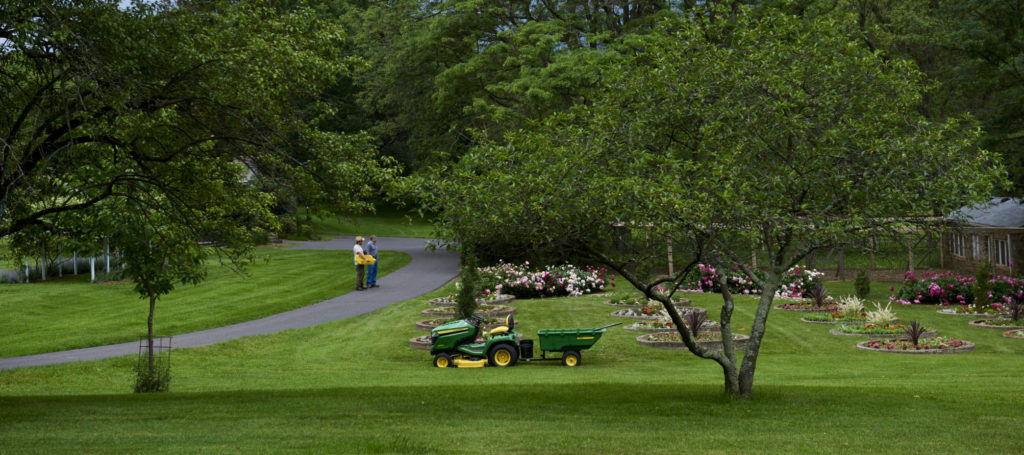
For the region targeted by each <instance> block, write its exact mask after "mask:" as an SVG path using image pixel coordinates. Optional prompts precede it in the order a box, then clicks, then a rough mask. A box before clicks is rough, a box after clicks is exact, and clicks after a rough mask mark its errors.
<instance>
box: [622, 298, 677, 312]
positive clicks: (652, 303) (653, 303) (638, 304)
mask: <svg viewBox="0 0 1024 455" xmlns="http://www.w3.org/2000/svg"><path fill="white" fill-rule="evenodd" d="M604 304H605V305H609V306H613V307H615V308H629V309H633V310H639V309H641V308H643V307H650V308H657V309H660V308H661V307H662V306H661V302H659V301H657V300H647V299H645V298H643V297H632V298H628V297H623V298H621V299H616V300H606V301H605V302H604ZM672 304H673V305H675V306H676V308H679V307H688V306H690V305H692V304H693V302H692V301H691V300H690V299H680V300H676V301H674V302H672Z"/></svg>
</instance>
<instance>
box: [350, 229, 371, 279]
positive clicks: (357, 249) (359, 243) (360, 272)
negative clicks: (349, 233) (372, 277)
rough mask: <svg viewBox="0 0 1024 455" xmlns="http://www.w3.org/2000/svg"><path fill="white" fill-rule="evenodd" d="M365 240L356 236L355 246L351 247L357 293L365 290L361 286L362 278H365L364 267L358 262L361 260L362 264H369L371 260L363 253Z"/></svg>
mask: <svg viewBox="0 0 1024 455" xmlns="http://www.w3.org/2000/svg"><path fill="white" fill-rule="evenodd" d="M365 240H366V239H364V238H363V237H362V236H358V235H357V236H356V244H355V245H353V246H352V253H353V259H354V260H355V263H356V290H357V291H362V290H363V289H366V287H365V286H363V277H364V276H366V266H365V265H363V264H360V263H359V261H360V260H362V261H363V262H369V261H370V258H371V256H370V255H368V254H366V253H364V252H363V241H365Z"/></svg>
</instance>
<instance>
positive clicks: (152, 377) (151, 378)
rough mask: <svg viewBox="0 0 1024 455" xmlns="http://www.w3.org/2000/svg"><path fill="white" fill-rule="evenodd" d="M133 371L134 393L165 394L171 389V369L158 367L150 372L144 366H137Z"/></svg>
mask: <svg viewBox="0 0 1024 455" xmlns="http://www.w3.org/2000/svg"><path fill="white" fill-rule="evenodd" d="M133 369H134V370H135V384H133V385H132V391H134V392H135V393H149V392H166V391H168V390H170V388H171V369H170V368H169V367H158V368H154V369H152V370H150V369H149V368H147V367H145V366H137V367H134V368H133Z"/></svg>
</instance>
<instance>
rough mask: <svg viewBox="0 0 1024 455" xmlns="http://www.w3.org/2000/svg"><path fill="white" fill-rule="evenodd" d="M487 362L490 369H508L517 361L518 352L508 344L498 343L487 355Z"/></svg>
mask: <svg viewBox="0 0 1024 455" xmlns="http://www.w3.org/2000/svg"><path fill="white" fill-rule="evenodd" d="M487 360H488V363H490V365H491V366H492V367H510V366H514V365H515V364H516V360H519V352H518V351H517V350H516V347H515V346H513V345H511V344H509V343H500V344H496V345H494V347H492V348H491V351H490V352H488V353H487Z"/></svg>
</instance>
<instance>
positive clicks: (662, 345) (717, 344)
mask: <svg viewBox="0 0 1024 455" xmlns="http://www.w3.org/2000/svg"><path fill="white" fill-rule="evenodd" d="M710 333H716V334H717V333H718V332H710ZM658 335H663V334H661V333H648V334H647V335H640V336H638V337H636V342H637V343H640V344H641V345H643V346H647V347H649V348H655V349H668V350H673V351H689V350H690V349H689V348H687V347H686V344H685V343H683V340H682V339H681V338H679V334H676V336H675V338H676V339H678V340H679V341H655V340H651V338H652V337H655V336H658ZM749 339H750V337H749V336H747V335H735V334H734V335H733V336H732V341H733V347H734V348H735V349H736V350H737V351H742V350H744V349H746V347H747V340H749ZM698 344H700V345H701V346H704V347H706V348H710V349H714V350H716V351H721V350H722V341H721V340H713V341H698Z"/></svg>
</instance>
